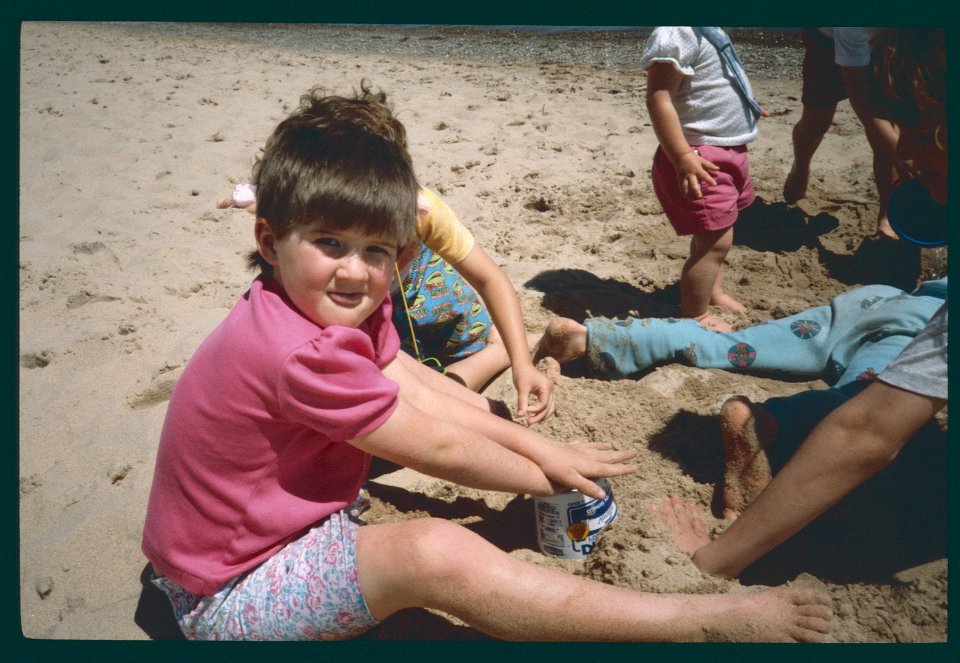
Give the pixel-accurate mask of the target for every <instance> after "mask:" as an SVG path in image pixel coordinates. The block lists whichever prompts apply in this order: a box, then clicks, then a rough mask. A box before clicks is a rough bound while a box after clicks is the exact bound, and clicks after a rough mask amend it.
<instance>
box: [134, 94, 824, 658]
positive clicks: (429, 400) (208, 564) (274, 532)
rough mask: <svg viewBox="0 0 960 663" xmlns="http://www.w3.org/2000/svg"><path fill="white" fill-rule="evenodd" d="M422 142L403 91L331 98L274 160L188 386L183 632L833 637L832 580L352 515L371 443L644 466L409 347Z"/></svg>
mask: <svg viewBox="0 0 960 663" xmlns="http://www.w3.org/2000/svg"><path fill="white" fill-rule="evenodd" d="M403 135H404V128H403V125H401V124H400V123H399V122H398V121H397V120H396V119H395V118H394V117H393V115H392V114H391V113H390V111H389V109H388V108H387V106H386V105H385V95H383V94H382V93H379V94H375V93H372V92H371V91H369V90H367V89H365V88H364V89H363V91H362V94H361V95H360V96H359V97H357V98H354V99H347V98H344V97H329V96H328V97H323V96H319V95H318V94H316V93H313V94H311V95H307V96H305V97H304V98H303V99H302V100H301V106H300V108H299V109H298V110H297V111H295V112H294V113H293V114H292V115H291V116H290V117H289V118H287V119H286V120H284V121H283V122H281V123H280V125H279V126H278V127H277V128H276V130H275V131H274V133H273V134H272V135H271V137H270V138H269V139H268V141H267V144H266V147H265V148H264V152H263V156H262V158H261V160H260V161H259V162H258V163H257V165H256V166H255V167H254V178H253V182H254V184H255V185H256V187H257V220H256V222H255V225H254V234H255V237H256V241H257V251H256V252H255V254H254V255H253V256H252V258H253V260H254V261H255V263H256V264H258V265H259V266H260V267H261V271H262V273H261V275H260V276H259V277H258V278H257V279H256V280H255V281H254V282H253V284H252V286H251V288H250V290H249V291H248V292H247V293H246V294H244V296H243V297H242V298H241V300H240V301H239V302H238V303H237V304H236V306H235V307H234V308H233V310H232V311H231V312H230V314H229V315H228V317H227V318H226V320H224V322H223V323H222V324H221V325H220V326H219V327H218V328H217V329H216V330H214V332H213V333H212V334H211V335H210V336H209V337H208V338H207V339H206V340H205V341H204V343H203V344H202V345H201V346H200V348H199V349H198V350H197V352H196V354H195V355H194V357H193V358H192V359H191V360H190V363H189V364H188V366H187V368H186V370H185V371H184V374H183V376H182V378H181V380H180V382H179V384H178V385H177V388H176V390H175V392H174V395H173V398H172V399H171V401H170V406H169V409H168V412H167V418H166V421H165V424H164V428H163V432H162V435H161V440H160V446H159V450H158V456H157V464H156V470H155V475H154V483H153V488H152V491H151V494H150V501H149V504H148V508H147V517H146V524H145V527H144V535H143V551H144V553H145V554H146V556H147V557H148V559H149V560H150V562H151V563H152V565H153V568H154V570H155V572H156V577H155V579H154V583H155V584H156V585H157V586H159V587H160V588H161V589H163V590H164V591H165V592H166V593H167V595H168V596H169V597H170V600H171V603H172V605H173V608H174V613H175V616H176V619H177V621H178V623H179V625H180V627H181V629H182V630H183V632H184V634H185V635H186V636H187V637H188V638H191V639H270V640H279V639H289V640H293V639H335V638H347V637H353V636H356V635H358V634H360V633H362V632H363V631H365V630H367V629H369V628H371V627H372V626H375V625H376V624H377V623H378V622H379V621H382V620H383V619H386V618H387V617H389V616H390V615H392V614H393V613H395V612H397V611H398V610H402V609H405V608H412V607H420V608H432V609H437V610H442V611H444V612H446V613H449V614H452V615H454V616H456V617H458V618H459V619H461V620H463V621H464V622H466V623H467V624H469V625H471V626H473V627H475V628H477V629H479V630H481V631H483V632H484V633H487V634H489V635H492V636H495V637H500V638H507V639H539V640H567V639H583V640H698V639H704V638H706V637H708V636H709V637H712V638H716V637H722V638H726V639H753V640H757V639H760V640H819V639H822V638H823V634H824V633H826V632H827V630H828V627H829V619H830V608H829V605H828V604H829V600H828V598H827V596H826V595H825V594H824V593H822V592H816V591H813V590H795V589H783V590H773V591H770V592H765V593H758V594H737V595H729V596H727V595H709V596H708V595H691V596H668V595H651V594H644V593H640V592H635V591H632V590H627V589H622V588H617V587H613V586H611V585H607V584H604V583H599V582H594V581H589V580H586V579H584V578H580V577H577V576H574V575H571V574H568V573H564V572H562V571H558V570H555V569H547V568H545V567H541V566H537V565H535V564H531V563H529V562H525V561H523V560H520V559H518V558H516V557H513V556H511V555H509V554H507V553H505V552H503V551H502V550H499V549H498V548H496V547H495V546H493V545H491V544H490V543H488V542H486V541H485V540H484V539H482V538H481V537H479V536H477V535H476V534H473V533H472V532H470V531H469V530H467V529H465V528H463V527H461V526H459V525H456V524H453V523H450V522H447V521H444V520H439V519H434V518H420V519H415V520H409V521H404V522H396V523H389V524H382V525H365V526H364V525H363V524H362V523H360V522H358V521H357V520H356V519H355V517H354V516H352V515H351V512H350V509H349V506H350V504H351V502H353V500H355V498H356V497H357V494H358V491H359V488H360V485H361V483H362V482H363V481H364V479H365V478H366V475H367V471H368V469H369V466H370V459H371V456H372V455H377V456H380V457H382V458H384V459H386V460H388V461H391V462H394V463H398V464H402V465H406V466H409V467H412V468H413V469H416V470H418V471H420V472H423V473H426V474H429V475H432V476H436V477H439V478H442V479H446V480H449V481H454V482H457V483H461V484H463V485H466V486H470V487H474V488H478V489H483V490H500V491H508V492H513V493H521V494H522V493H529V494H533V495H551V494H554V493H555V492H558V491H562V490H566V489H570V488H575V489H578V490H580V491H582V492H584V493H586V494H589V495H591V496H596V497H602V496H603V491H602V490H601V489H600V488H599V486H597V484H596V483H594V481H593V480H592V479H597V478H601V477H609V476H617V475H622V474H625V473H628V472H632V471H633V470H634V468H633V467H631V466H628V465H623V464H622V462H623V461H625V460H627V459H628V458H630V457H632V456H633V455H634V452H632V451H614V450H611V448H610V445H607V444H597V443H593V444H591V443H586V442H579V443H572V444H560V443H557V442H554V441H551V440H548V439H546V438H544V437H543V436H541V435H538V434H537V433H534V432H533V431H531V430H530V429H529V428H526V427H524V426H521V425H518V424H516V423H514V422H512V421H507V420H504V419H502V418H500V417H498V416H496V415H494V414H492V413H491V412H490V411H489V408H488V407H485V406H486V404H487V403H486V400H485V399H483V397H482V396H479V395H478V394H476V393H474V392H471V391H469V390H467V389H465V388H463V387H461V386H460V385H458V384H456V383H455V382H453V381H452V380H449V379H446V378H444V377H443V376H442V375H440V374H439V373H436V372H434V371H432V370H431V369H429V368H426V367H424V366H422V365H420V364H418V363H417V362H416V361H415V360H414V359H412V358H410V357H409V356H407V355H405V354H404V353H401V352H398V351H397V350H398V347H399V341H398V337H397V333H396V331H395V329H394V327H393V325H392V324H391V322H390V313H391V309H390V299H389V297H388V294H389V289H390V282H391V278H392V276H393V270H394V261H395V260H396V258H397V252H398V248H399V247H403V246H406V245H407V244H409V242H410V240H411V239H412V237H413V233H414V223H415V219H416V199H417V190H418V185H417V181H416V178H415V176H414V173H413V169H412V166H411V162H410V158H409V155H408V154H407V152H406V150H405V149H403V148H402V145H403V144H404V141H403ZM584 615H588V616H589V618H588V619H584Z"/></svg>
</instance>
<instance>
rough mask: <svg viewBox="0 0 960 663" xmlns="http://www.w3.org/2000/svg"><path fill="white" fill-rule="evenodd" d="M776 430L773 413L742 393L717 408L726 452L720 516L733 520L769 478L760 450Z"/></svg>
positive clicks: (771, 438) (767, 462) (764, 453)
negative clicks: (721, 514)
mask: <svg viewBox="0 0 960 663" xmlns="http://www.w3.org/2000/svg"><path fill="white" fill-rule="evenodd" d="M776 431H777V420H776V419H775V418H774V417H773V415H771V414H770V413H769V412H768V411H767V410H766V409H764V408H763V406H760V405H757V404H755V403H752V402H751V401H750V399H748V398H746V397H744V396H734V397H733V398H730V399H728V400H727V401H726V402H725V403H724V404H723V407H722V408H721V409H720V432H721V435H722V437H723V447H724V451H725V453H726V463H725V468H724V475H723V505H724V508H723V517H724V518H726V519H728V520H735V519H736V518H737V516H738V515H740V513H742V512H743V510H744V509H745V508H746V507H747V505H748V504H750V502H752V501H753V500H754V499H756V497H757V495H759V494H760V491H762V490H763V489H764V488H766V487H767V484H768V483H770V480H771V479H772V478H773V473H772V472H771V470H770V462H769V460H768V459H767V454H766V452H765V451H764V449H765V448H766V447H767V445H769V444H770V442H772V441H773V439H774V437H775V436H776Z"/></svg>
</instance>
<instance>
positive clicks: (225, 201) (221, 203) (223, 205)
mask: <svg viewBox="0 0 960 663" xmlns="http://www.w3.org/2000/svg"><path fill="white" fill-rule="evenodd" d="M228 207H233V200H231V199H230V198H217V209H227V208H228Z"/></svg>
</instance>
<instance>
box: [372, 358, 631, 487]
mask: <svg viewBox="0 0 960 663" xmlns="http://www.w3.org/2000/svg"><path fill="white" fill-rule="evenodd" d="M383 373H384V375H386V376H387V377H388V378H390V379H391V380H393V381H394V382H396V383H397V384H399V385H400V398H401V399H402V400H406V401H407V402H408V403H409V404H411V405H412V406H414V407H415V408H416V409H418V410H421V411H422V412H425V413H442V416H443V418H444V420H445V421H448V422H451V423H453V424H457V425H458V426H462V427H463V428H465V429H468V430H469V431H472V432H473V433H479V434H480V435H482V436H483V437H485V438H489V439H490V440H492V441H493V442H495V443H497V444H498V445H500V446H502V447H505V448H506V449H508V450H510V451H512V452H514V453H517V454H519V455H521V456H524V457H526V458H529V459H530V460H532V461H533V462H534V463H536V464H537V465H538V466H539V467H540V468H541V469H542V471H543V472H544V474H546V475H547V477H549V478H550V479H551V480H552V481H555V482H557V483H558V484H561V485H562V486H565V487H567V488H576V489H577V490H580V491H581V492H583V493H585V494H587V495H591V496H593V497H598V498H602V497H603V494H604V493H603V490H601V489H600V487H599V486H597V484H596V483H594V482H593V481H591V480H590V479H593V478H601V477H609V476H618V475H621V474H627V473H630V472H633V471H634V470H635V468H634V467H633V466H630V465H622V464H621V463H622V462H623V461H625V460H627V459H629V458H632V457H633V456H635V455H636V451H633V450H627V451H614V450H611V449H610V445H607V444H596V445H588V444H579V445H573V444H561V443H558V442H554V441H552V440H549V439H547V438H545V437H543V436H542V435H540V434H538V433H535V432H534V431H532V430H530V429H529V428H526V427H524V426H521V425H519V424H516V423H514V422H512V421H507V420H505V419H501V418H500V417H498V416H496V415H495V414H492V413H490V412H488V411H485V410H481V409H480V408H476V407H471V406H470V405H468V404H467V403H465V402H464V401H463V400H461V399H459V398H457V397H455V396H452V395H450V394H449V393H445V392H440V391H436V390H434V389H431V388H430V387H429V386H428V385H426V384H424V383H423V382H421V381H420V380H419V379H417V377H416V376H415V375H414V374H412V373H411V372H410V371H409V370H408V369H407V368H406V367H405V363H404V362H403V361H402V360H401V361H397V360H394V361H393V362H391V363H390V364H389V365H388V366H387V367H386V368H384V370H383ZM431 418H432V417H431Z"/></svg>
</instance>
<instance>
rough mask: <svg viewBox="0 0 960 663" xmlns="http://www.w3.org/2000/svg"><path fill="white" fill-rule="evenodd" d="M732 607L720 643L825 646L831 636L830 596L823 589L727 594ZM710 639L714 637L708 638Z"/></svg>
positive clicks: (720, 635)
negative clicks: (814, 644) (817, 643)
mask: <svg viewBox="0 0 960 663" xmlns="http://www.w3.org/2000/svg"><path fill="white" fill-rule="evenodd" d="M723 598H724V599H727V600H728V601H729V604H728V605H726V606H722V609H724V610H725V611H726V613H725V617H724V620H723V621H727V620H729V621H728V624H729V626H728V627H726V628H724V626H726V625H725V624H724V625H722V626H721V629H720V632H719V633H717V636H719V637H718V638H717V639H721V640H729V641H734V642H823V640H824V639H825V638H826V636H827V635H828V634H829V633H830V625H831V620H832V619H833V609H832V608H831V600H830V595H829V594H827V592H825V591H823V590H819V589H810V588H800V587H779V588H777V589H771V590H767V591H764V592H757V593H752V592H751V593H742V594H724V595H723ZM707 635H708V637H709V635H712V634H707Z"/></svg>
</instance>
